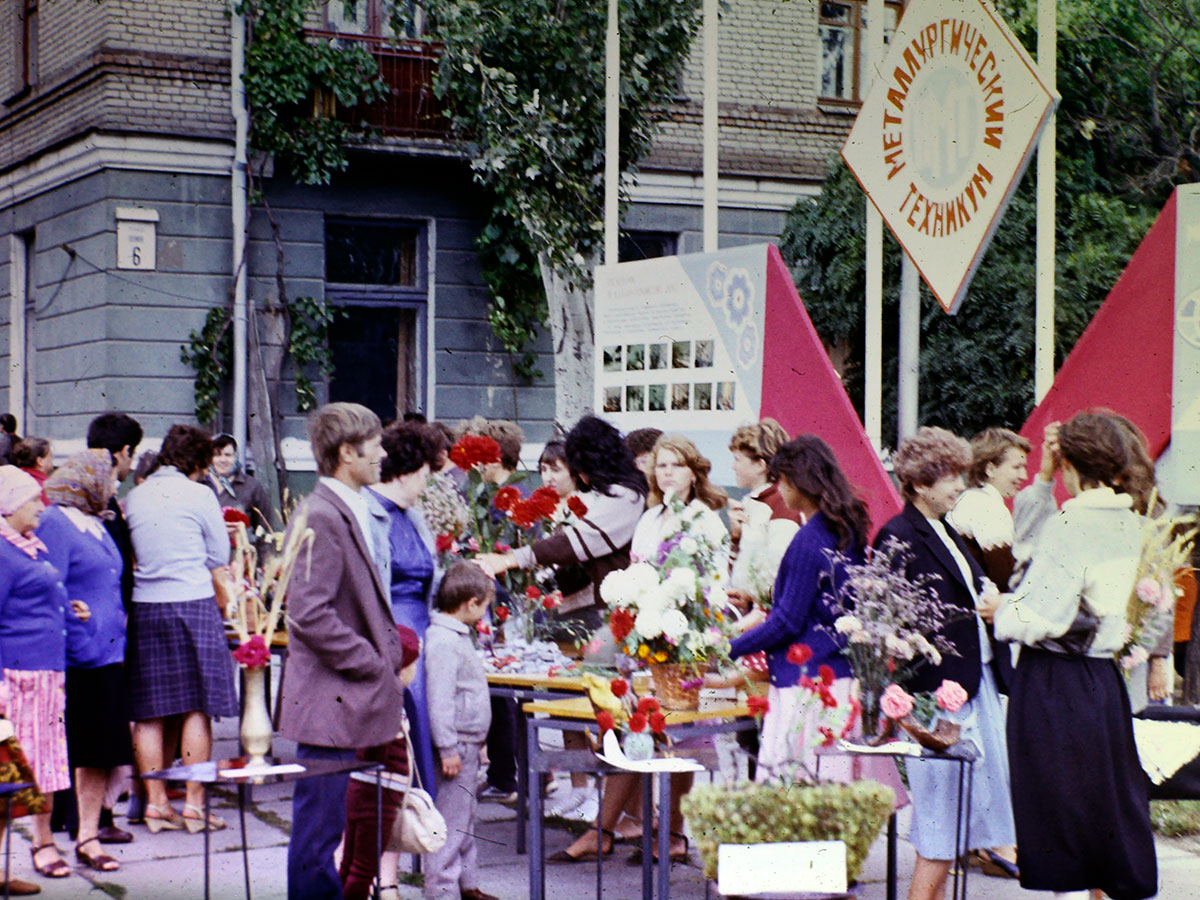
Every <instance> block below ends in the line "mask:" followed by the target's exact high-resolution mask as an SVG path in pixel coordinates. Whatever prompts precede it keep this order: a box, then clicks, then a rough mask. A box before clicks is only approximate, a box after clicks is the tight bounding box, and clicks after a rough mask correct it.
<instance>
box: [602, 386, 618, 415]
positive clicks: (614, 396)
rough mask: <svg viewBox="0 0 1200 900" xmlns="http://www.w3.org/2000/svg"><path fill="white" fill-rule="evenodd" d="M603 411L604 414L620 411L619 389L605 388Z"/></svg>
mask: <svg viewBox="0 0 1200 900" xmlns="http://www.w3.org/2000/svg"><path fill="white" fill-rule="evenodd" d="M604 411H605V412H606V413H617V412H620V411H621V389H620V388H619V387H606V388H605V389H604Z"/></svg>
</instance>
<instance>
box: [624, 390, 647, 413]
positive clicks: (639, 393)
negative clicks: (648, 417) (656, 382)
mask: <svg viewBox="0 0 1200 900" xmlns="http://www.w3.org/2000/svg"><path fill="white" fill-rule="evenodd" d="M645 409H646V389H645V388H644V387H643V386H642V385H640V384H631V385H628V386H626V388H625V412H643V411H645Z"/></svg>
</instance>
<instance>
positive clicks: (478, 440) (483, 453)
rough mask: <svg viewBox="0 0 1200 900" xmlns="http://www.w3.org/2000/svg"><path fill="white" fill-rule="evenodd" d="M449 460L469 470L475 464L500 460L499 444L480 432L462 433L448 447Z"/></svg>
mask: <svg viewBox="0 0 1200 900" xmlns="http://www.w3.org/2000/svg"><path fill="white" fill-rule="evenodd" d="M450 461H451V462H452V463H454V464H455V465H456V466H458V467H459V468H460V469H462V470H463V471H464V472H469V471H471V469H474V468H475V467H476V466H482V465H486V464H488V463H498V462H500V445H499V444H497V443H496V442H495V441H494V440H493V439H492V438H490V437H486V436H484V435H482V434H464V435H463V436H462V437H461V438H459V439H458V442H457V443H456V444H455V445H454V446H453V447H451V448H450Z"/></svg>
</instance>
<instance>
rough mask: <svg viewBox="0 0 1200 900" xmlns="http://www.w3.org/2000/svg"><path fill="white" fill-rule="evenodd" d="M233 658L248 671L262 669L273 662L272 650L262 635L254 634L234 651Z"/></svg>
mask: <svg viewBox="0 0 1200 900" xmlns="http://www.w3.org/2000/svg"><path fill="white" fill-rule="evenodd" d="M233 658H234V660H236V661H237V662H239V663H241V664H242V665H243V666H245V667H246V668H247V669H261V668H263V667H264V666H265V665H267V663H269V662H270V661H271V650H270V648H269V647H267V642H266V641H265V640H263V636H262V635H261V634H253V635H251V636H250V638H249V640H247V641H246V642H245V643H244V644H242V645H241V646H239V647H238V648H237V649H236V650H234V651H233Z"/></svg>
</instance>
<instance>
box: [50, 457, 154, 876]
mask: <svg viewBox="0 0 1200 900" xmlns="http://www.w3.org/2000/svg"><path fill="white" fill-rule="evenodd" d="M115 490H116V479H115V477H114V473H113V465H112V461H111V457H110V456H109V455H108V451H107V450H87V451H85V452H83V453H79V454H77V455H75V456H72V457H71V458H70V459H69V460H67V461H66V463H64V464H63V465H62V466H61V467H60V468H59V469H58V470H57V471H56V472H55V473H54V474H53V475H51V476H50V477H49V478H48V479H47V480H46V484H45V492H46V496H47V498H49V500H50V508H49V509H48V510H46V512H45V513H43V514H42V519H41V523H40V524H39V525H38V530H37V535H38V537H39V538H41V539H42V541H43V542H45V544H46V547H47V548H48V549H49V560H50V562H51V564H52V565H53V566H54V567H55V568H56V569H58V571H59V573H60V574H61V575H62V580H63V586H64V587H65V588H66V590H67V597H68V598H69V599H72V600H74V599H83V598H85V597H86V598H87V602H88V606H89V607H90V609H91V613H92V614H91V617H90V618H89V619H88V620H87V621H86V622H80V621H78V620H72V619H71V618H70V617H68V620H67V678H66V690H67V721H66V725H67V751H68V756H69V759H70V763H71V767H72V768H73V769H74V770H75V796H76V798H77V800H78V803H79V834H78V841H77V843H76V845H75V856H76V858H77V859H78V860H79V861H80V862H82V863H84V864H85V865H87V866H89V867H91V868H93V869H95V870H96V871H98V872H111V871H114V870H116V869H118V868H120V864H119V863H118V862H117V860H115V859H114V858H113V857H111V856H109V855H108V854H106V853H104V852H102V848H101V846H100V834H99V822H100V807H101V805H102V801H103V798H104V790H105V786H106V785H107V783H108V775H109V772H110V771H111V770H112V769H114V768H116V767H118V766H127V765H131V764H132V763H133V744H132V742H131V740H130V735H129V722H130V711H129V698H128V693H127V690H126V686H125V666H124V659H125V609H124V606H123V605H122V602H121V573H122V571H123V565H122V562H121V552H120V550H118V549H117V545H116V543H115V542H114V541H113V539H112V537H110V536H109V533H108V530H107V529H106V528H105V527H104V521H105V520H106V519H109V518H111V517H112V515H113V513H112V512H111V511H110V510H109V509H108V501H109V499H110V498H111V497H112V495H113V492H114V491H115ZM89 845H90V846H89Z"/></svg>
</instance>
